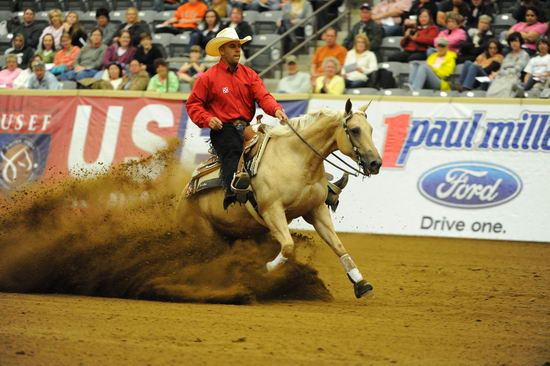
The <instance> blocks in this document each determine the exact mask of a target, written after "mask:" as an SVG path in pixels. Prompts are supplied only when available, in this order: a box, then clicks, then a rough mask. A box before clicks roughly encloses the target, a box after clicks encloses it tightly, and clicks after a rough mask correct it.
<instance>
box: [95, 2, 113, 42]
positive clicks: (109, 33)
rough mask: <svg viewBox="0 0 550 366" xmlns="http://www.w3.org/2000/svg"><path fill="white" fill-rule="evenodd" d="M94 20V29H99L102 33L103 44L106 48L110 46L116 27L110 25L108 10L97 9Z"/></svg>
mask: <svg viewBox="0 0 550 366" xmlns="http://www.w3.org/2000/svg"><path fill="white" fill-rule="evenodd" d="M95 20H96V22H97V25H96V28H99V29H101V31H102V32H103V43H105V44H106V45H107V46H109V45H111V42H112V40H113V38H114V36H115V34H116V31H117V26H116V25H115V24H113V23H111V18H110V17H109V10H107V9H105V8H99V9H97V10H96V11H95Z"/></svg>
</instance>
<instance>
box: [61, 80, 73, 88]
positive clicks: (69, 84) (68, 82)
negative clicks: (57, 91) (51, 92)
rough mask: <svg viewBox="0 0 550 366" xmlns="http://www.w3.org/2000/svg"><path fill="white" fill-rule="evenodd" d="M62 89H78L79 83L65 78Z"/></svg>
mask: <svg viewBox="0 0 550 366" xmlns="http://www.w3.org/2000/svg"><path fill="white" fill-rule="evenodd" d="M61 85H62V89H76V88H77V84H76V82H75V81H71V80H65V81H62V82H61Z"/></svg>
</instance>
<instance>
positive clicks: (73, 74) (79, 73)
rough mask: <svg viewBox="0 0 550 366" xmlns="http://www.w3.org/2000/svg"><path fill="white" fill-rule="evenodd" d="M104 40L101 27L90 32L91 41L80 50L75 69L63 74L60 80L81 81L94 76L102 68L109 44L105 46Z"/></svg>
mask: <svg viewBox="0 0 550 366" xmlns="http://www.w3.org/2000/svg"><path fill="white" fill-rule="evenodd" d="M102 41H103V34H102V33H101V29H98V28H96V29H94V30H93V31H92V32H91V33H90V42H89V43H88V45H86V47H83V48H82V49H81V50H80V54H79V55H78V57H77V59H76V62H75V64H74V70H72V71H68V72H65V73H63V74H61V76H60V80H76V81H79V80H81V79H85V78H91V77H94V75H95V74H96V73H97V72H98V71H99V70H100V69H101V65H102V64H103V55H104V54H105V50H106V49H107V46H105V45H104V44H103V43H102Z"/></svg>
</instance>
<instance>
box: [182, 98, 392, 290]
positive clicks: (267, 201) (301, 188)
mask: <svg viewBox="0 0 550 366" xmlns="http://www.w3.org/2000/svg"><path fill="white" fill-rule="evenodd" d="M367 108H368V105H365V106H363V107H361V108H360V110H359V111H352V106H351V101H349V100H348V101H347V103H346V109H345V111H343V112H342V111H338V112H335V111H330V110H321V111H319V112H315V113H309V114H306V115H304V116H301V117H298V118H293V119H290V120H289V121H288V123H289V124H291V125H292V126H293V127H294V129H295V130H296V131H297V132H298V133H299V135H301V136H302V138H303V139H304V140H305V141H307V143H309V145H310V146H311V147H310V146H307V145H306V143H304V141H302V140H301V139H300V138H298V136H297V135H296V134H295V133H294V132H293V131H292V130H291V129H290V128H289V127H288V126H279V127H276V128H274V129H272V130H271V131H270V132H269V133H270V134H271V139H270V141H269V143H268V144H267V147H266V149H265V152H264V155H263V158H262V161H261V163H260V166H259V168H258V171H257V174H256V176H255V177H253V178H252V182H251V184H252V187H253V190H254V193H255V197H256V201H257V204H258V212H259V214H260V215H261V217H262V218H263V220H264V222H265V227H264V226H262V225H261V224H259V223H258V222H257V221H256V220H255V219H254V218H253V217H252V216H251V215H250V214H249V212H248V211H247V210H246V209H245V207H244V206H243V205H239V204H233V205H232V206H230V207H229V209H228V210H224V209H223V207H222V203H221V202H222V200H223V192H222V190H221V189H211V190H207V191H203V192H199V193H198V194H195V195H194V196H191V197H189V198H188V199H187V200H188V202H187V204H188V205H191V209H192V210H193V211H194V212H195V216H197V217H198V218H199V220H201V221H202V224H204V227H203V228H201V229H206V230H208V229H210V230H217V231H221V232H222V233H225V234H227V235H231V236H233V237H243V236H248V235H253V234H255V233H260V232H265V231H266V230H269V231H270V232H271V234H272V235H273V236H274V237H275V239H276V240H277V241H278V242H279V243H280V244H281V251H280V253H279V254H278V255H277V257H276V258H275V259H274V260H272V261H271V262H268V263H267V265H266V266H267V270H268V271H272V270H274V269H275V268H277V267H278V266H279V265H282V264H283V263H285V262H286V260H287V258H289V257H291V256H293V253H294V242H293V240H292V236H291V235H290V231H289V228H288V224H289V222H290V221H292V220H293V219H295V218H297V217H303V218H304V219H305V220H306V221H307V222H308V223H310V224H311V225H313V227H314V228H315V230H316V231H317V233H319V235H320V236H321V238H322V239H323V240H324V241H325V242H326V243H327V244H328V245H329V246H330V247H331V248H332V250H333V251H334V252H335V253H336V255H337V256H338V257H339V258H340V261H341V262H342V265H343V266H344V269H345V271H346V272H347V274H348V277H349V279H350V280H351V281H352V283H353V284H354V291H355V296H356V297H357V298H359V297H361V296H363V295H366V294H368V293H369V292H371V291H372V289H373V287H372V286H371V285H370V284H369V283H368V282H367V281H366V280H365V279H363V276H362V275H361V273H360V272H359V270H358V269H357V267H356V266H355V264H354V262H353V260H352V259H351V257H350V256H349V254H348V253H347V251H346V249H345V248H344V246H343V245H342V242H341V241H340V239H339V238H338V235H337V234H336V232H335V231H334V226H333V223H332V218H331V216H330V213H329V210H328V208H327V206H326V205H325V199H326V198H327V178H326V175H325V169H324V165H323V159H321V158H320V156H319V155H318V154H317V153H320V155H322V156H323V157H325V158H326V157H327V156H328V155H329V154H330V153H332V152H334V151H336V150H340V151H341V152H342V153H344V154H345V155H347V156H349V157H351V158H352V159H353V160H354V161H355V162H357V163H358V164H359V166H360V167H361V168H362V172H363V174H364V175H367V176H368V175H371V174H378V171H379V169H380V166H381V165H382V161H381V159H380V155H379V153H378V151H377V149H376V147H375V146H374V143H373V141H372V127H371V125H370V124H369V122H368V121H367V118H366V110H367ZM313 150H316V151H317V153H316V152H314V151H313Z"/></svg>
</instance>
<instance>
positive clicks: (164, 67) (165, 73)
mask: <svg viewBox="0 0 550 366" xmlns="http://www.w3.org/2000/svg"><path fill="white" fill-rule="evenodd" d="M155 71H156V72H157V73H156V74H155V76H153V77H152V78H151V80H150V81H149V85H147V91H156V92H161V93H166V92H177V91H178V89H179V86H180V83H179V79H178V76H177V75H176V74H175V73H174V72H173V71H170V70H169V69H168V63H167V62H166V61H164V60H163V59H161V58H159V59H157V60H155Z"/></svg>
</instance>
